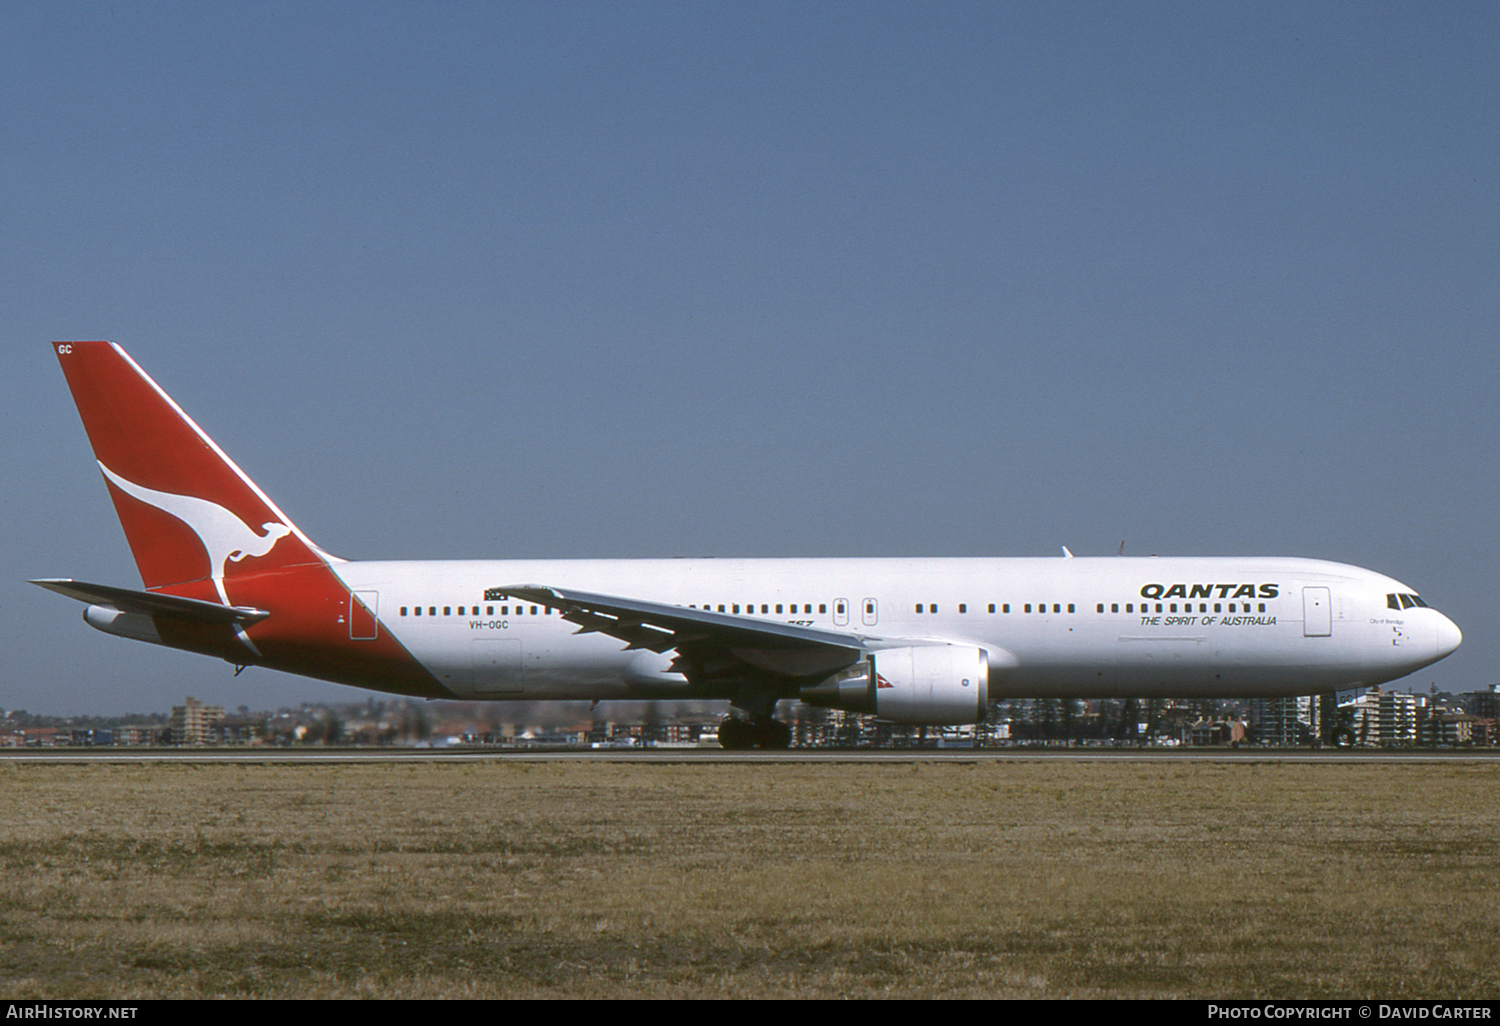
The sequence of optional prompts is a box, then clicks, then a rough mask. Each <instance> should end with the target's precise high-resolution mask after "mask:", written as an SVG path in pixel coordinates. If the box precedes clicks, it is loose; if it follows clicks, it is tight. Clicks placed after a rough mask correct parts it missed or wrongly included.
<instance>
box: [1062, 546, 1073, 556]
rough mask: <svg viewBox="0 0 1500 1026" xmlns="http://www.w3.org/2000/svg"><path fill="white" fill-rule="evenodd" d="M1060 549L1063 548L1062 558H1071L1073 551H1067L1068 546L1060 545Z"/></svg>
mask: <svg viewBox="0 0 1500 1026" xmlns="http://www.w3.org/2000/svg"><path fill="white" fill-rule="evenodd" d="M1062 550H1063V559H1072V558H1073V553H1071V552H1069V551H1068V547H1067V546H1066V545H1064V546H1063V547H1062Z"/></svg>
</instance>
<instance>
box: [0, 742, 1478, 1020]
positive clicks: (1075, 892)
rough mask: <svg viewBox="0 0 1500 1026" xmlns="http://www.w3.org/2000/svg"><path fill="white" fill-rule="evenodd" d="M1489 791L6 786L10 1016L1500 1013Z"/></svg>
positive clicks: (1381, 776) (1261, 777) (318, 775)
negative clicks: (579, 1008)
mask: <svg viewBox="0 0 1500 1026" xmlns="http://www.w3.org/2000/svg"><path fill="white" fill-rule="evenodd" d="M1497 785H1500V779H1497V771H1496V769H1493V768H1491V767H1489V766H1486V765H1473V764H1453V765H1441V764H1439V765H1433V764H1421V765H1402V766H1389V765H1369V766H1363V765H1357V764H1356V765H1349V764H1329V765H1305V764H1296V765H1277V764H1267V763H1244V764H1196V763H1193V764H1189V763H1177V762H1160V763H1144V764H1143V763H1105V764H1100V763H1072V762H1056V761H1054V762H1015V763H1010V762H994V763H982V764H966V765H952V764H936V763H919V764H915V765H859V766H851V765H797V764H781V765H766V764H741V765H703V766H696V765H687V766H683V765H661V766H652V765H620V764H609V763H600V762H562V763H545V764H526V763H513V762H505V761H497V762H486V763H467V764H450V763H441V762H437V763H426V764H399V765H389V764H378V765H349V766H284V765H265V766H259V765H245V766H239V765H222V766H184V765H157V766H99V765H87V766H46V765H21V766H8V767H5V768H0V804H3V809H4V815H3V819H0V824H3V826H0V859H3V878H0V879H3V891H0V993H4V994H5V995H6V996H7V997H10V998H43V997H66V998H78V997H94V996H97V997H111V998H173V997H210V996H229V997H293V998H298V997H408V998H409V997H419V998H420V997H655V998H660V997H679V996H680V997H763V996H776V997H799V996H808V997H834V996H837V997H875V996H887V995H889V996H901V997H932V996H953V997H1025V998H1046V997H1090V998H1095V997H1105V998H1112V997H1220V998H1229V997H1244V998H1249V997H1356V996H1364V997H1391V998H1396V997H1408V998H1420V997H1426V998H1442V999H1459V998H1494V997H1497V996H1500V909H1497V899H1496V894H1497V893H1500V801H1497V795H1500V786H1497Z"/></svg>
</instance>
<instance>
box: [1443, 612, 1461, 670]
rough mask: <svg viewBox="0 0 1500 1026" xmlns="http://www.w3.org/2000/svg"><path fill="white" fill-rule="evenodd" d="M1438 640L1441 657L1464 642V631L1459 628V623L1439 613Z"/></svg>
mask: <svg viewBox="0 0 1500 1026" xmlns="http://www.w3.org/2000/svg"><path fill="white" fill-rule="evenodd" d="M1436 640H1437V657H1438V658H1439V659H1441V658H1443V657H1444V656H1446V655H1448V654H1449V653H1451V652H1452V651H1453V650H1454V649H1456V648H1458V646H1459V645H1461V644H1462V643H1463V640H1464V632H1463V631H1461V630H1459V629H1458V624H1456V623H1454V622H1453V621H1452V620H1450V619H1448V618H1447V617H1446V616H1444V615H1442V614H1441V613H1439V614H1438V622H1437V631H1436Z"/></svg>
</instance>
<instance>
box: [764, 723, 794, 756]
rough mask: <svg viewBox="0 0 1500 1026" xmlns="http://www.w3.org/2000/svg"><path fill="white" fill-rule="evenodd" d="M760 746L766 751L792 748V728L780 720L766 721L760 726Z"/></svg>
mask: <svg viewBox="0 0 1500 1026" xmlns="http://www.w3.org/2000/svg"><path fill="white" fill-rule="evenodd" d="M759 734H760V746H761V747H762V748H766V749H778V750H779V749H785V748H790V747H791V746H792V728H791V727H788V726H787V725H786V724H785V723H782V722H781V721H780V720H766V721H765V722H764V723H762V724H760V730H759Z"/></svg>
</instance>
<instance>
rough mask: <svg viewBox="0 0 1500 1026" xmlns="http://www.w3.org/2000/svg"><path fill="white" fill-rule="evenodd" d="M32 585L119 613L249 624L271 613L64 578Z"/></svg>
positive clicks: (37, 582) (216, 622)
mask: <svg viewBox="0 0 1500 1026" xmlns="http://www.w3.org/2000/svg"><path fill="white" fill-rule="evenodd" d="M31 583H32V584H35V585H39V586H40V587H43V588H46V589H47V590H48V591H55V592H57V593H58V594H59V595H66V596H68V598H71V599H77V600H78V601H79V602H87V603H89V604H90V605H99V606H109V607H111V608H113V609H118V610H120V611H121V612H122V613H141V614H143V615H146V616H160V615H166V616H176V617H179V618H181V619H184V620H196V621H198V622H199V623H214V624H220V623H223V624H239V625H240V626H249V625H250V624H252V623H259V622H260V621H261V620H264V619H265V618H266V617H268V616H270V615H271V614H270V613H268V612H266V611H265V610H264V609H250V608H249V607H246V606H223V605H220V604H219V603H217V602H204V601H202V600H200V599H190V598H181V597H180V596H177V595H162V594H158V593H157V592H154V591H135V590H134V589H131V588H115V587H112V586H111V585H108V584H89V583H87V582H85V581H73V580H69V579H68V578H65V577H62V578H45V577H44V578H42V579H41V580H37V581H32V582H31Z"/></svg>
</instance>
